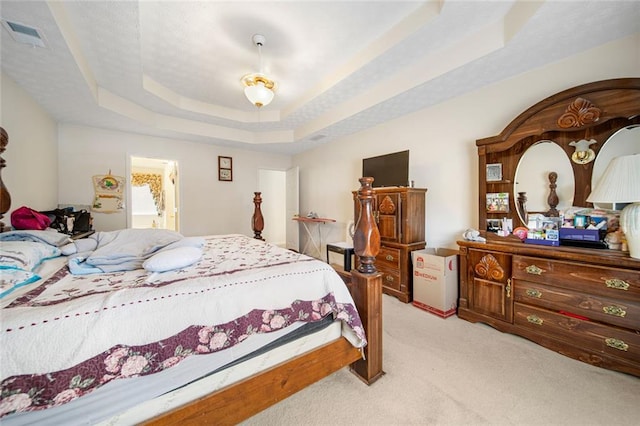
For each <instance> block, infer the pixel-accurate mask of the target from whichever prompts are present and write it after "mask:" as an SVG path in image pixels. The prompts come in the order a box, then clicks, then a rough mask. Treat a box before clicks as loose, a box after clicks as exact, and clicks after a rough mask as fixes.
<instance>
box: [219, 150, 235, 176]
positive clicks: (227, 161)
mask: <svg viewBox="0 0 640 426" xmlns="http://www.w3.org/2000/svg"><path fill="white" fill-rule="evenodd" d="M218 180H221V181H227V182H231V181H233V160H232V158H231V157H223V156H221V155H219V156H218Z"/></svg>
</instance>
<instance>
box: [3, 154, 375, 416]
mask: <svg viewBox="0 0 640 426" xmlns="http://www.w3.org/2000/svg"><path fill="white" fill-rule="evenodd" d="M5 146H6V141H5V142H3V144H2V151H4V147H5ZM0 153H1V152H0ZM3 165H4V164H3ZM360 181H361V188H360V190H359V197H360V199H361V203H362V206H363V208H362V211H363V214H362V217H361V219H360V220H359V223H358V226H357V228H356V234H355V237H354V246H355V251H356V254H358V256H359V270H354V271H353V273H352V280H351V282H349V283H348V284H345V283H344V282H343V281H342V279H341V278H340V276H338V275H337V273H336V272H335V271H334V270H333V269H332V268H331V267H330V266H329V265H327V264H326V263H324V262H321V261H319V260H316V259H313V258H311V257H308V256H305V255H303V254H300V253H295V252H292V251H288V250H284V249H281V248H279V247H277V246H275V245H271V244H269V243H267V242H264V241H262V240H261V239H260V238H259V237H260V233H261V231H262V226H263V222H262V220H261V217H260V216H261V213H260V209H259V203H260V202H261V198H260V197H259V195H260V194H259V193H256V194H255V195H256V197H254V205H255V211H254V217H253V221H252V223H253V224H254V229H253V231H254V237H255V238H250V237H247V236H244V235H239V234H230V235H212V236H203V237H190V238H185V237H182V236H179V235H178V236H176V235H174V234H171V232H168V233H161V234H163V235H162V237H163V238H165V239H164V240H162V244H159V243H158V244H157V246H158V247H159V248H158V249H157V250H155V249H154V251H153V255H149V253H145V254H144V256H142V257H141V256H140V253H139V252H138V251H135V254H136V256H137V257H136V258H135V259H132V258H127V259H126V262H125V263H126V264H127V265H129V266H128V267H127V269H123V270H117V269H118V266H113V265H114V263H113V262H114V261H113V259H112V258H109V259H108V260H109V262H112V263H109V264H108V265H107V263H102V264H100V263H99V262H97V261H96V262H94V263H92V264H91V266H92V267H93V268H104V270H105V271H107V272H105V271H102V272H96V271H87V270H77V269H74V266H73V263H72V260H73V259H75V261H77V262H79V263H81V264H82V263H88V262H89V260H90V259H94V260H95V259H98V258H99V257H100V256H98V255H97V254H98V253H100V254H102V255H104V250H103V251H101V249H102V248H104V247H108V246H109V244H111V243H112V242H113V241H116V240H117V239H118V238H124V240H120V241H124V242H125V245H120V246H117V250H115V251H112V253H120V254H121V253H123V252H125V253H127V254H129V253H128V252H127V250H126V247H130V244H129V243H130V240H127V238H131V239H134V240H137V241H139V240H140V239H141V238H157V237H158V236H157V235H149V234H147V233H145V235H144V237H142V235H141V234H140V233H138V232H137V231H143V230H137V231H136V230H122V232H121V231H117V232H116V231H114V233H109V234H110V235H108V238H111V240H109V241H110V243H109V244H104V245H100V244H101V243H100V241H107V240H108V239H107V240H105V239H102V240H101V238H106V237H107V236H106V235H103V234H107V233H96V237H95V238H94V239H95V240H96V244H97V247H95V248H94V249H93V250H88V251H87V250H84V251H83V250H81V248H80V247H75V246H76V244H75V243H69V242H68V241H60V242H58V241H55V237H54V236H52V235H49V234H47V235H46V236H45V235H43V234H42V233H44V232H48V231H39V232H37V231H34V232H31V233H29V232H17V231H10V232H5V233H3V234H2V235H0V237H1V238H0V240H2V242H1V243H0V244H2V249H3V251H4V252H6V251H7V250H8V249H13V250H16V251H15V253H18V254H19V255H20V256H22V258H21V259H18V260H16V261H21V262H23V263H22V265H23V268H22V269H20V268H18V267H16V265H12V266H10V267H11V268H12V269H3V270H2V272H3V280H5V278H6V277H7V276H8V275H13V274H16V275H19V274H20V273H24V275H23V276H20V277H18V278H16V279H15V280H14V281H12V282H13V283H14V284H15V283H19V284H21V285H16V286H12V287H7V285H6V284H3V289H2V294H3V296H2V299H0V303H1V306H2V312H1V317H0V318H1V324H2V330H1V333H2V334H1V336H0V345H1V347H0V350H1V351H2V352H1V357H2V365H1V366H0V373H1V376H2V377H1V379H0V380H1V386H2V395H1V397H0V416H2V417H0V422H2V423H3V424H6V425H13V424H33V423H35V424H37V423H41V424H54V423H55V424H60V423H63V422H64V423H65V424H141V423H146V424H178V423H179V424H202V423H204V422H207V423H216V424H236V423H238V422H240V421H242V420H243V419H246V418H248V417H250V416H251V415H253V414H255V413H257V412H259V411H261V410H263V409H264V408H266V407H268V406H270V405H273V404H275V403H277V402H278V401H280V400H282V399H284V398H286V397H287V396H289V395H291V394H293V393H295V392H297V391H298V390H300V389H302V388H304V387H306V386H308V385H309V384H311V383H314V382H315V381H317V380H320V379H321V378H323V377H325V376H327V375H329V374H331V373H333V372H335V371H337V370H339V369H341V368H344V367H349V368H350V369H351V371H353V372H354V373H355V374H356V375H357V376H358V377H359V378H360V379H362V381H363V382H365V383H367V384H370V383H373V382H374V381H375V380H376V379H377V378H379V377H380V376H381V375H382V374H383V371H382V352H381V310H380V305H381V278H380V274H378V273H377V272H376V269H375V264H374V262H373V260H374V258H375V255H376V254H377V252H378V249H379V234H378V233H377V228H376V227H375V222H374V221H373V218H372V216H371V208H370V204H371V199H372V190H371V179H370V178H363V179H361V180H360ZM0 182H1V178H0ZM3 188H4V186H3ZM5 189H6V188H5ZM3 198H4V197H3ZM3 210H4V211H2V212H1V214H2V215H3V214H4V213H6V211H8V206H6V208H5V207H3ZM0 219H2V217H1V216H0ZM5 231H7V230H6V229H5ZM148 231H151V232H152V233H153V234H155V232H153V231H155V230H148ZM115 233H117V235H114V234H115ZM61 235H62V234H58V236H61ZM123 235H124V236H123ZM62 237H64V236H62ZM167 238H168V239H167ZM153 241H157V240H155V239H154V240H153ZM25 243H32V244H25ZM85 243H87V242H86V241H85ZM126 244H129V245H126ZM198 246H199V248H200V249H201V251H200V257H198V259H197V260H196V261H194V262H193V263H191V264H189V265H188V266H182V267H175V268H171V269H167V267H166V264H167V263H171V262H178V263H177V264H180V262H179V259H177V258H178V257H179V256H177V255H176V253H177V252H176V251H173V252H172V250H176V249H178V248H180V247H190V248H193V247H198ZM33 247H37V250H40V252H38V253H36V254H35V255H34V254H33V253H32V252H31V251H30V250H32V248H33ZM72 247H75V249H76V252H71V253H69V254H68V255H67V256H65V255H60V254H58V251H59V252H61V253H62V252H69V251H70V250H71V248H72ZM123 247H124V248H123ZM27 248H28V249H27ZM37 250H36V251H37ZM167 252H169V254H167ZM4 254H5V255H6V253H4ZM27 254H28V256H27ZM159 255H161V256H159ZM74 256H75V257H74ZM156 256H157V258H156ZM163 256H164V257H163ZM32 257H33V258H32ZM158 258H159V259H161V260H157V259H158ZM6 259H7V257H6V256H5V257H4V258H3V260H6ZM154 259H155V262H152V260H154ZM14 260H15V259H14ZM120 261H121V259H118V262H120ZM24 262H31V263H32V264H33V263H38V262H40V263H39V264H38V265H36V266H33V265H30V264H28V263H24ZM136 262H141V264H142V265H146V266H149V268H146V266H144V267H143V268H140V267H139V266H140V265H139V264H136ZM131 264H134V266H131ZM96 265H97V266H96ZM105 265H107V266H105ZM158 265H160V266H158ZM163 265H164V266H163ZM5 266H6V265H5ZM76 266H78V265H76ZM109 268H111V269H109ZM154 268H155V269H154ZM158 268H159V269H158ZM163 268H164V269H163ZM27 269H30V270H27ZM27 272H28V273H29V274H32V275H31V276H29V274H26V273H27ZM34 277H36V278H34ZM5 281H8V280H5Z"/></svg>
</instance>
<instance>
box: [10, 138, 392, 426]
mask: <svg viewBox="0 0 640 426" xmlns="http://www.w3.org/2000/svg"><path fill="white" fill-rule="evenodd" d="M0 135H1V137H2V139H1V141H0V154H2V153H3V152H4V151H5V148H6V146H7V143H8V141H9V139H8V135H7V133H6V131H5V130H4V129H3V128H1V127H0ZM5 165H6V164H5V160H4V159H2V157H1V156H0V189H1V199H0V232H2V231H3V230H6V229H5V225H4V224H3V223H2V218H3V216H4V214H5V213H6V212H8V211H9V208H10V206H11V198H10V195H9V191H8V190H7V188H6V187H5V186H4V183H2V175H1V172H2V168H3V167H5ZM359 180H360V184H361V186H360V189H359V190H358V199H359V201H360V203H361V209H360V211H361V214H360V218H358V221H357V224H356V228H355V234H354V251H355V253H356V255H357V256H358V257H359V260H360V262H358V263H359V267H358V270H353V271H351V277H352V278H351V283H350V284H348V287H349V290H350V292H351V294H352V297H353V299H354V302H355V304H356V308H357V309H358V313H359V314H360V317H361V319H362V323H363V326H364V329H365V332H366V335H367V341H368V344H367V346H366V347H365V348H363V350H362V351H361V350H360V349H357V348H355V347H353V346H352V345H351V344H350V343H349V342H348V341H347V340H346V339H345V338H344V337H341V338H339V339H337V340H335V341H334V342H331V343H327V344H325V345H323V346H321V347H319V348H317V349H315V350H312V351H310V352H308V353H305V354H302V355H299V356H297V357H295V358H293V359H291V360H289V361H287V362H284V363H282V364H279V365H277V366H275V367H273V368H270V369H268V370H266V371H264V372H261V373H258V374H256V375H253V376H251V377H248V378H247V379H244V380H242V381H240V382H239V383H237V384H234V385H231V386H228V387H226V388H223V389H220V390H218V391H215V392H212V393H211V394H209V395H206V396H204V397H202V398H200V399H197V400H195V401H192V402H190V403H188V404H186V405H184V406H182V407H179V408H177V409H174V410H171V411H168V412H165V413H161V414H159V415H158V416H157V417H154V418H152V419H150V420H148V421H146V422H145V423H144V424H147V425H168V424H180V425H190V424H193V425H201V424H206V423H215V424H217V425H226V424H237V423H239V422H241V421H242V420H245V419H247V418H249V417H251V416H253V415H254V414H257V413H259V412H260V411H262V410H264V409H266V408H268V407H269V406H271V405H274V404H276V403H277V402H279V401H281V400H283V399H285V398H287V397H289V396H291V395H292V394H294V393H296V392H298V391H299V390H302V389H303V388H305V387H307V386H309V385H311V384H313V383H315V382H317V381H318V380H320V379H322V378H324V377H326V376H329V375H330V374H333V373H334V372H336V371H338V370H340V369H342V368H344V367H349V369H350V370H351V371H352V372H353V373H354V374H356V375H357V377H359V378H360V379H361V380H362V381H363V382H364V383H366V384H371V383H373V382H375V381H376V380H377V379H378V378H380V377H381V376H382V375H383V374H384V372H383V371H382V275H381V274H380V273H378V272H377V271H376V268H375V263H374V261H375V256H376V255H377V254H378V252H379V250H380V234H379V232H378V228H377V226H376V223H375V220H374V218H373V213H372V206H371V204H372V201H373V189H372V187H371V183H372V182H373V179H372V178H370V177H363V178H360V179H359ZM260 195H261V194H260V193H259V192H256V193H254V200H253V201H254V213H253V217H252V228H253V231H254V238H256V239H260V240H262V239H263V238H262V235H261V233H262V230H263V227H264V220H263V217H262V212H261V211H260V204H261V203H262V198H261V196H260Z"/></svg>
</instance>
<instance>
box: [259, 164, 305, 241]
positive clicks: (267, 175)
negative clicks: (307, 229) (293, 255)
mask: <svg viewBox="0 0 640 426" xmlns="http://www.w3.org/2000/svg"><path fill="white" fill-rule="evenodd" d="M298 175H299V172H298V168H297V167H294V168H292V169H289V170H286V171H284V170H267V169H259V170H258V190H259V191H260V192H261V193H262V199H263V202H262V205H261V211H262V216H263V217H264V223H265V227H264V231H263V233H262V236H263V237H264V239H265V240H267V241H269V242H271V243H273V244H276V245H278V246H280V247H286V248H288V249H290V250H294V251H298V248H299V247H298V223H297V222H295V221H293V220H292V218H293V217H294V215H297V214H298V205H299V198H298Z"/></svg>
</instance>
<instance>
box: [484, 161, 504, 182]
mask: <svg viewBox="0 0 640 426" xmlns="http://www.w3.org/2000/svg"><path fill="white" fill-rule="evenodd" d="M499 180H502V163H494V164H487V182H496V181H499Z"/></svg>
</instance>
